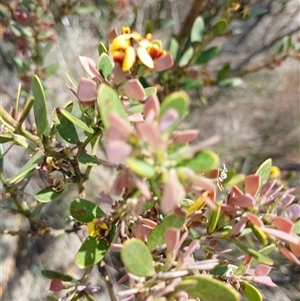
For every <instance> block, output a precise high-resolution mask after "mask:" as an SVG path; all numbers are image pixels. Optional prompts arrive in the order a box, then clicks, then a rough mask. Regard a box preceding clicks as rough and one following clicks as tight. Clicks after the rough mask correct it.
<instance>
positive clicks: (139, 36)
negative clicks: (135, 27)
mask: <svg viewBox="0 0 300 301" xmlns="http://www.w3.org/2000/svg"><path fill="white" fill-rule="evenodd" d="M130 36H131V38H132V39H135V40H137V41H140V40H141V39H142V36H141V35H140V34H139V33H138V32H136V31H134V32H133V33H132V34H131V35H130Z"/></svg>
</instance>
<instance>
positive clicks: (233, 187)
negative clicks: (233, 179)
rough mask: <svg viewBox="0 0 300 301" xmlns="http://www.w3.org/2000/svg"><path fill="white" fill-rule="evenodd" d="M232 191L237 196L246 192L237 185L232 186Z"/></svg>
mask: <svg viewBox="0 0 300 301" xmlns="http://www.w3.org/2000/svg"><path fill="white" fill-rule="evenodd" d="M232 191H233V193H234V194H235V195H236V196H241V195H243V194H244V193H243V192H242V191H241V190H240V189H239V188H238V187H237V186H235V185H233V186H232Z"/></svg>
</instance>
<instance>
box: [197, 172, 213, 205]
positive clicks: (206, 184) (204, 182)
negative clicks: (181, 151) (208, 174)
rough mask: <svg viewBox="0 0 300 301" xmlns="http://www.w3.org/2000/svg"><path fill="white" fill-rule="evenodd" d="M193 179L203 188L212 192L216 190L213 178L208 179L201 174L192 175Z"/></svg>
mask: <svg viewBox="0 0 300 301" xmlns="http://www.w3.org/2000/svg"><path fill="white" fill-rule="evenodd" d="M192 180H193V183H194V184H195V185H197V186H199V187H200V188H201V189H203V190H207V191H210V192H214V191H215V190H216V188H215V185H214V183H213V182H212V181H211V180H209V179H206V178H204V177H202V176H200V175H194V176H192ZM213 201H214V199H213Z"/></svg>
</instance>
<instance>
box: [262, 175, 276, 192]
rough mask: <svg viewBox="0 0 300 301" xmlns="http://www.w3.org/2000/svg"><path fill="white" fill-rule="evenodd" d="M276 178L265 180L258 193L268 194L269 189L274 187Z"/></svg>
mask: <svg viewBox="0 0 300 301" xmlns="http://www.w3.org/2000/svg"><path fill="white" fill-rule="evenodd" d="M276 181H277V180H276V179H274V180H272V181H269V182H267V183H266V184H265V185H264V186H263V187H262V189H261V193H260V195H262V196H266V195H268V193H269V192H270V191H271V189H272V188H273V187H274V185H275V184H276Z"/></svg>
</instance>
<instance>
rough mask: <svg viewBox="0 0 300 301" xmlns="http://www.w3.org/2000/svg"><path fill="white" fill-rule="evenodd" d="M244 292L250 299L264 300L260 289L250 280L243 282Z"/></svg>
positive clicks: (251, 300) (252, 300)
mask: <svg viewBox="0 0 300 301" xmlns="http://www.w3.org/2000/svg"><path fill="white" fill-rule="evenodd" d="M240 284H241V288H242V292H243V293H244V295H245V296H246V298H247V299H248V300H249V301H262V300H263V297H262V295H261V293H260V291H259V290H258V289H257V288H256V287H255V286H253V285H252V284H250V283H249V282H246V281H245V282H241V283H240Z"/></svg>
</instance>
